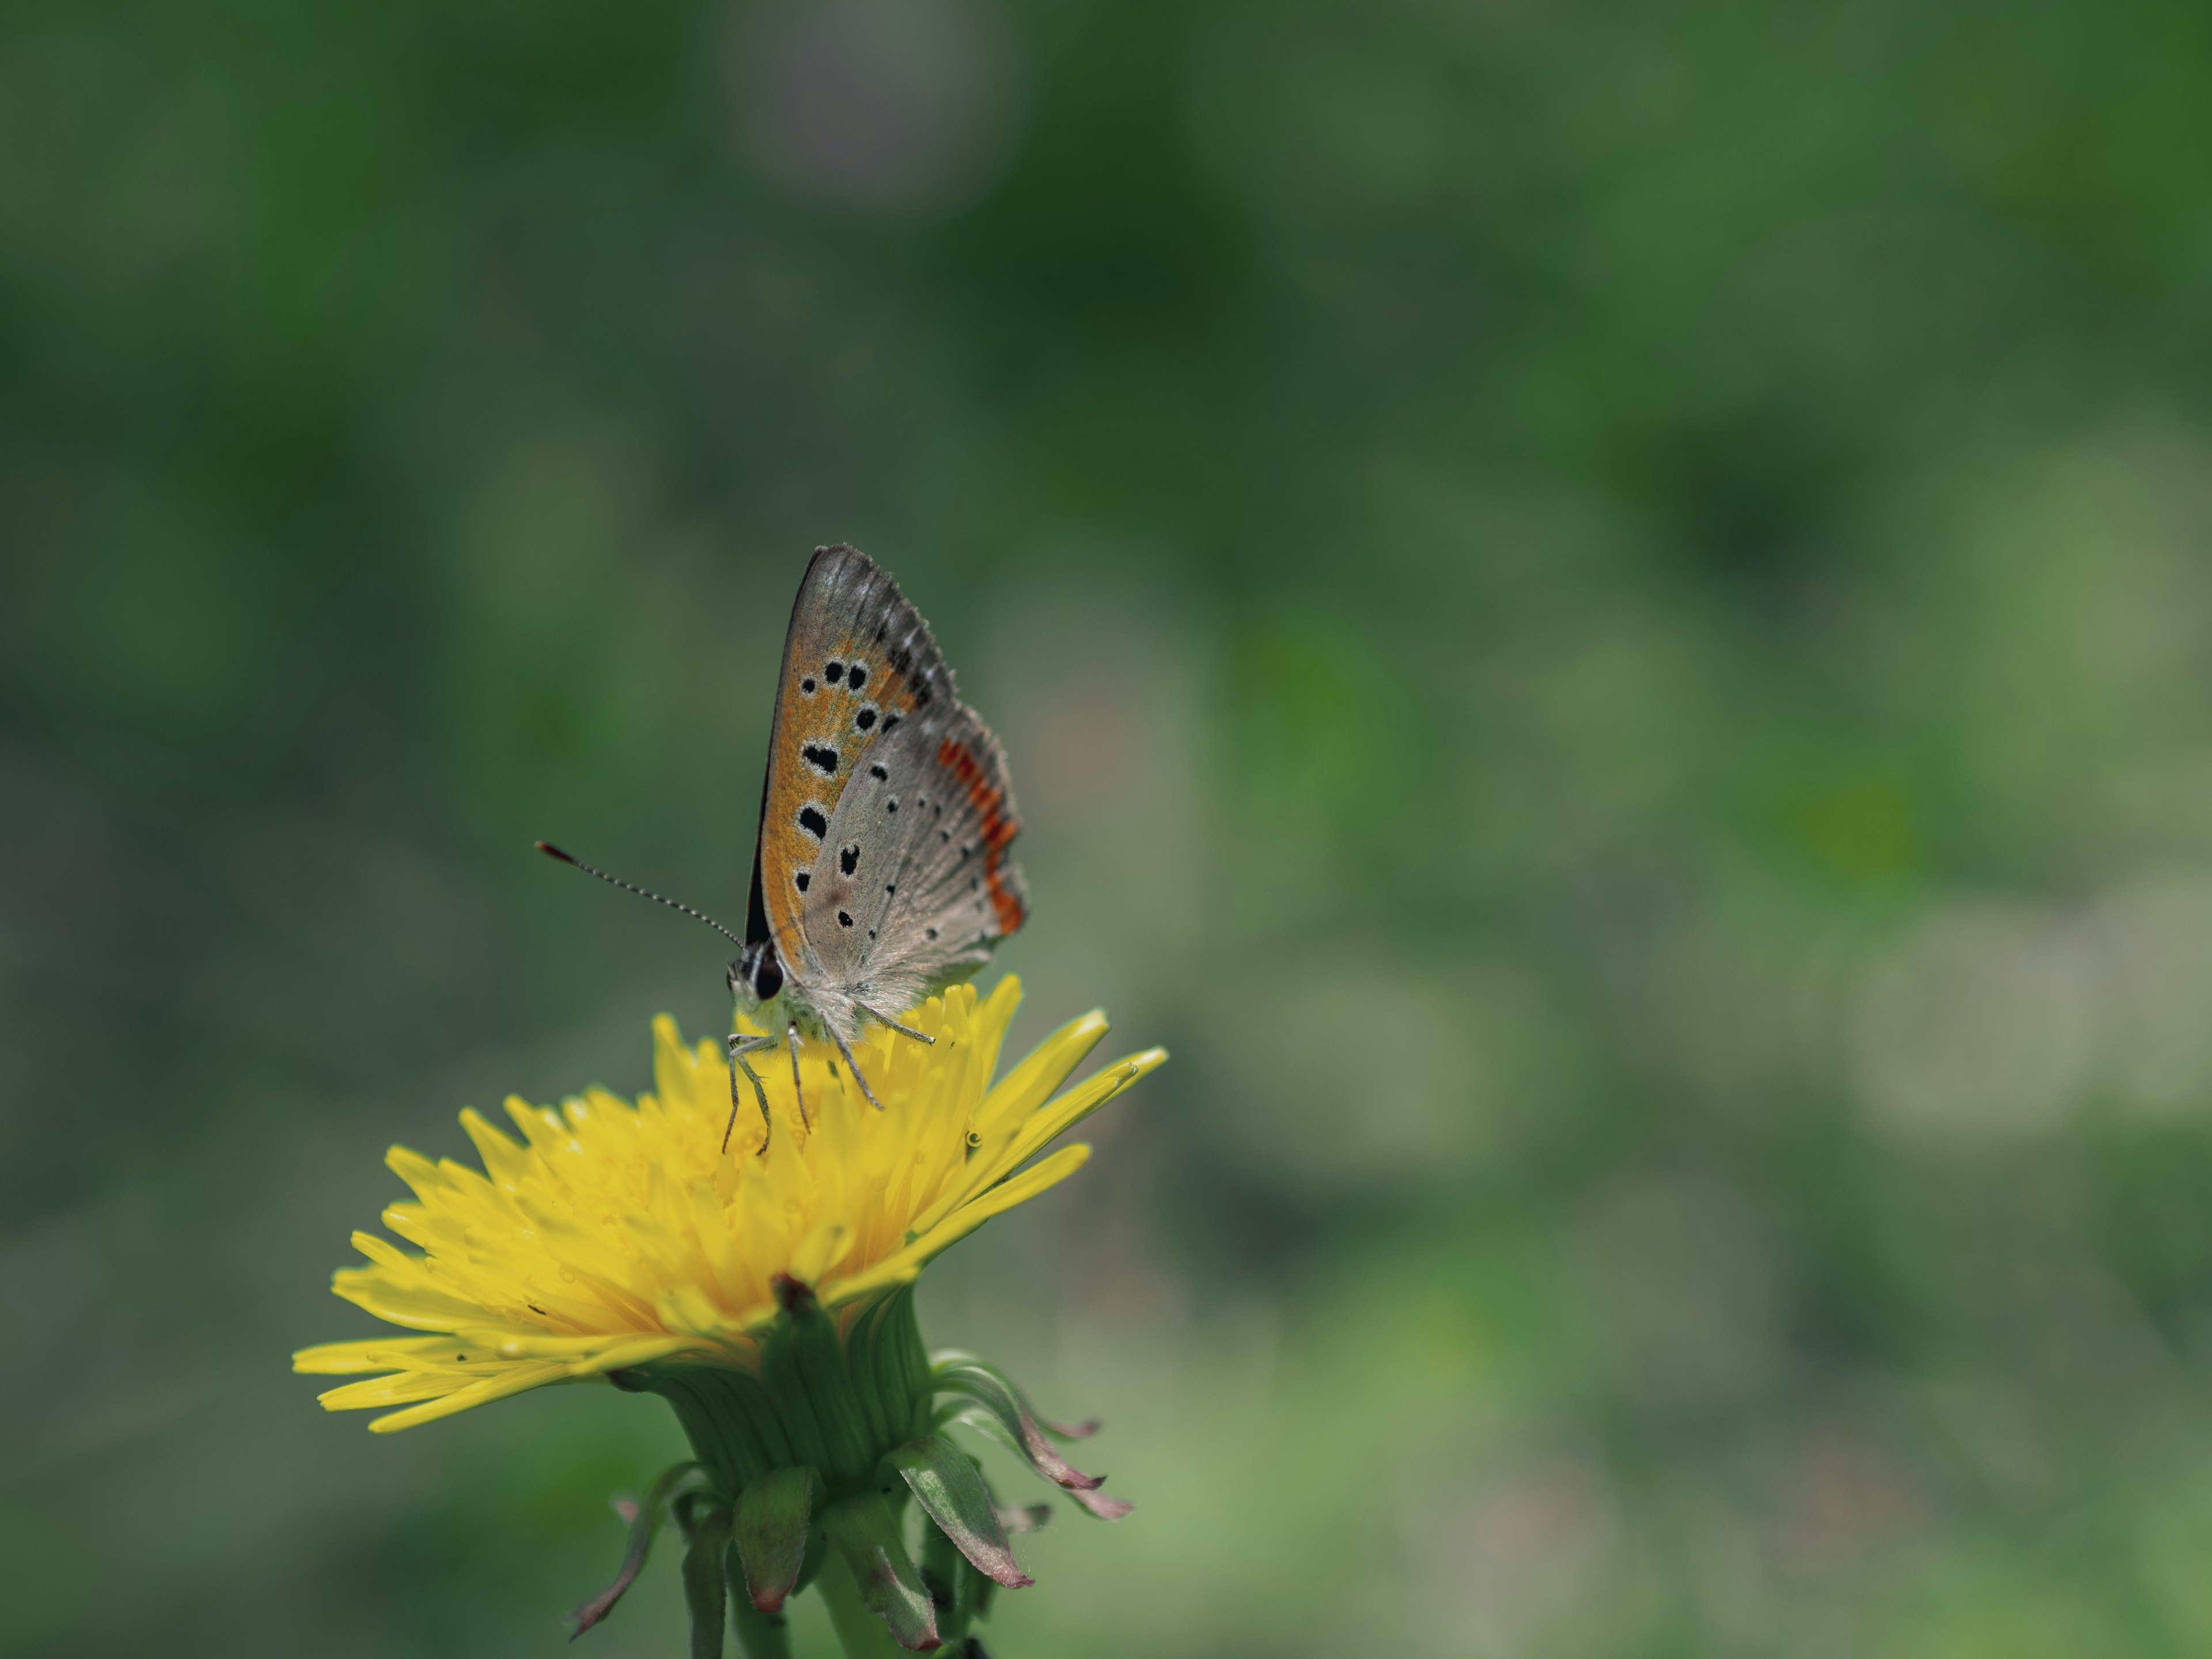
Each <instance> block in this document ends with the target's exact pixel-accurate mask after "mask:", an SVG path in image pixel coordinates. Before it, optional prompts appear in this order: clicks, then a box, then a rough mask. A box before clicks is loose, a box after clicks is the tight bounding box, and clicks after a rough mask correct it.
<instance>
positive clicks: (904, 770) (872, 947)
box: [817, 708, 1027, 1012]
mask: <svg viewBox="0 0 2212 1659" xmlns="http://www.w3.org/2000/svg"><path fill="white" fill-rule="evenodd" d="M948 741H949V742H950V743H951V744H952V745H953V747H954V749H955V750H956V752H957V751H959V750H965V752H967V753H968V754H969V755H971V756H973V757H975V759H976V761H977V763H978V770H979V771H980V772H981V773H983V775H986V776H987V777H988V778H990V779H991V780H992V781H991V782H989V783H987V784H986V785H985V786H984V787H981V788H976V787H971V786H970V785H969V783H967V782H965V781H963V779H962V778H961V776H960V775H959V774H958V772H957V770H956V769H954V768H952V767H950V766H946V765H943V764H940V763H939V761H938V758H937V757H938V754H939V749H940V747H941V746H943V745H944V744H946V743H947V742H948ZM869 763H870V764H869V765H868V766H867V767H866V768H864V769H863V771H862V774H861V775H860V776H859V777H856V778H854V781H852V783H851V784H850V785H848V787H847V788H846V792H845V796H844V799H842V800H841V801H840V802H839V803H838V808H837V811H836V815H835V816H834V817H832V818H831V820H830V823H829V837H828V839H827V842H826V843H825V851H827V852H828V853H829V858H827V859H825V860H823V863H824V864H825V865H826V866H828V867H829V871H830V872H831V874H830V878H829V882H828V884H827V885H826V886H825V888H824V890H823V910H824V912H825V914H826V916H827V920H828V921H829V932H830V933H833V934H835V935H836V937H834V938H829V939H823V941H822V943H821V945H817V950H818V951H819V953H820V957H821V960H822V963H823V967H824V968H825V969H827V970H828V976H829V978H830V979H831V980H833V981H844V982H845V983H848V984H850V985H851V986H853V987H854V989H853V991H852V994H853V996H854V998H855V999H856V1000H860V1001H866V1002H870V1003H872V1006H878V1007H879V1008H883V1011H884V1012H892V1010H891V1009H890V1008H885V1007H884V1006H883V1005H884V1003H891V1004H896V1006H898V1007H905V1006H908V1005H909V1004H910V1003H911V1002H912V1001H913V1000H915V998H916V997H918V996H920V995H921V993H922V992H923V990H925V989H926V988H927V987H929V986H931V985H932V984H933V983H936V982H939V981H944V980H945V979H949V978H954V977H958V976H960V975H963V974H964V973H966V972H968V971H969V970H972V969H975V968H976V967H978V966H980V965H981V964H982V963H984V962H986V961H987V960H989V958H990V954H991V946H992V945H993V944H994V942H995V941H996V940H997V939H1000V937H1002V936H1003V935H1004V934H1005V933H1008V932H1011V931H1012V929H1011V928H1010V927H1007V926H1006V920H1007V917H1006V914H1004V913H1003V911H1002V907H1003V906H1004V905H1005V904H1006V902H1008V901H1009V900H1011V902H1012V904H1013V905H1014V906H1015V907H1017V908H1016V910H1015V912H1014V913H1013V917H1012V919H1013V921H1014V922H1015V925H1017V926H1018V924H1019V912H1020V911H1021V910H1023V909H1025V908H1027V896H1026V893H1025V891H1024V886H1023V883H1022V877H1021V871H1020V869H1019V867H1018V866H1016V865H1015V864H1014V863H1013V862H1012V860H1007V859H1005V858H1003V857H1002V858H1000V860H998V861H997V862H996V864H995V866H994V864H993V862H992V859H991V852H992V847H991V842H992V839H993V834H992V826H993V823H994V820H995V822H996V823H1000V824H1012V823H1013V821H1014V820H1013V817H1012V811H1011V807H1012V802H1011V800H1010V799H1007V798H1006V791H1005V789H1004V781H1005V775H1006V770H1005V763H1004V760H1003V757H1002V756H1001V754H1000V749H999V746H998V743H997V740H996V739H995V738H993V737H992V735H991V733H990V732H989V731H988V730H987V728H986V727H985V726H984V725H983V723H982V722H981V720H978V719H976V717H975V714H973V713H972V712H971V711H969V710H968V709H966V708H955V709H953V710H951V711H948V714H947V717H946V718H945V719H944V720H941V721H938V722H924V723H922V724H921V725H919V726H915V728H914V729H912V730H911V731H901V732H895V733H894V734H893V735H892V736H891V737H890V738H886V739H884V742H883V743H881V744H878V745H877V747H876V750H875V752H874V753H872V755H871V756H870V757H869ZM876 767H880V768H881V769H883V771H884V776H883V777H881V778H878V777H877V776H875V775H874V769H875V768H876ZM994 794H995V795H996V797H997V799H996V800H995V801H994V805H993V806H992V808H991V809H990V810H986V809H985V808H984V807H983V806H982V805H981V801H983V800H987V799H992V797H993V795H994ZM1007 838H1008V839H1010V838H1011V837H1010V836H1009V837H1007ZM1004 844H1005V843H1004V841H1001V842H1000V846H1001V847H1003V845H1004ZM848 861H849V862H850V863H851V864H852V866H853V869H852V872H851V873H850V874H849V875H848V874H847V873H846V868H845V866H846V865H847V863H848ZM846 916H850V917H851V918H852V919H853V925H852V926H851V927H846V926H844V925H843V918H844V917H846Z"/></svg>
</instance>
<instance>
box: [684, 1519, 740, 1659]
mask: <svg viewBox="0 0 2212 1659" xmlns="http://www.w3.org/2000/svg"><path fill="white" fill-rule="evenodd" d="M729 1553H730V1512H729V1510H714V1511H713V1512H712V1513H711V1514H708V1515H704V1516H701V1517H700V1518H699V1520H698V1522H696V1524H695V1525H694V1526H693V1527H692V1528H691V1547H690V1549H688V1550H686V1551H685V1552H684V1601H686V1602H688V1603H689V1604H690V1608H691V1659H722V1618H723V1615H724V1613H725V1612H726V1610H727V1607H728V1600H727V1598H728V1595H729V1585H728V1581H727V1577H726V1565H725V1559H726V1557H727V1556H728V1554H729Z"/></svg>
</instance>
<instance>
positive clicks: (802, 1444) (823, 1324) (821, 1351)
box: [761, 1273, 881, 1485]
mask: <svg viewBox="0 0 2212 1659" xmlns="http://www.w3.org/2000/svg"><path fill="white" fill-rule="evenodd" d="M774 1283H775V1298H776V1304H777V1305H778V1306H779V1307H780V1308H781V1310H782V1311H783V1316H782V1317H781V1318H780V1319H778V1320H777V1321H776V1322H775V1324H773V1325H772V1326H770V1327H769V1330H768V1334H767V1336H766V1338H765V1339H764V1340H763V1341H762V1343H761V1380H762V1381H763V1383H766V1384H767V1386H768V1391H769V1395H770V1397H771V1398H772V1399H774V1401H775V1405H776V1408H777V1411H778V1413H780V1414H781V1417H782V1419H783V1421H784V1425H785V1428H786V1430H787V1433H788V1434H789V1437H790V1440H791V1445H792V1449H793V1452H794V1453H796V1454H797V1455H795V1456H793V1457H792V1458H790V1459H788V1460H787V1461H788V1462H796V1463H806V1464H811V1465H812V1466H814V1467H815V1468H818V1469H820V1470H821V1471H822V1473H823V1475H824V1476H826V1477H827V1478H828V1479H829V1480H833V1481H836V1482H837V1483H839V1484H840V1485H843V1484H846V1483H849V1482H854V1481H857V1480H863V1479H865V1478H866V1475H867V1474H868V1472H869V1471H870V1470H872V1468H875V1465H876V1460H877V1458H878V1455H880V1445H881V1443H880V1442H878V1441H877V1440H876V1439H875V1438H874V1437H873V1436H872V1434H871V1433H870V1431H869V1424H868V1413H867V1411H866V1408H865V1407H863V1406H862V1405H861V1403H860V1394H859V1391H858V1390H857V1389H855V1388H854V1382H853V1374H852V1371H851V1370H850V1369H849V1367H848V1363H847V1360H846V1357H845V1347H844V1344H843V1343H842V1342H841V1341H840V1340H838V1334H837V1322H836V1320H834V1319H832V1318H831V1317H830V1316H829V1315H828V1314H826V1313H824V1312H823V1310H822V1304H821V1303H820V1302H819V1301H817V1299H816V1297H815V1295H814V1291H813V1290H812V1288H811V1286H809V1285H804V1284H802V1283H800V1282H799V1280H798V1279H793V1278H790V1277H788V1276H787V1275H785V1274H781V1273H779V1274H777V1275H776V1276H775V1281H774Z"/></svg>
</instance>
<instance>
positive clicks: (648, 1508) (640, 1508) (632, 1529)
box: [568, 1461, 699, 1642]
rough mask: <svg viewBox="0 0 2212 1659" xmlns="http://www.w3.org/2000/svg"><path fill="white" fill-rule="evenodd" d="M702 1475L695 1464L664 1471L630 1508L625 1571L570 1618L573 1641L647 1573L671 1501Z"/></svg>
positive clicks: (605, 1613)
mask: <svg viewBox="0 0 2212 1659" xmlns="http://www.w3.org/2000/svg"><path fill="white" fill-rule="evenodd" d="M697 1474H699V1465H698V1464H696V1463H695V1462H688V1461H687V1462H682V1463H677V1464H672V1465H671V1466H670V1467H669V1468H665V1469H664V1470H662V1471H661V1473H660V1478H659V1480H655V1481H654V1482H653V1486H652V1487H651V1489H650V1490H649V1491H647V1493H646V1494H645V1498H644V1500H643V1501H642V1502H641V1503H638V1504H631V1505H629V1507H628V1514H627V1517H626V1518H627V1519H628V1520H629V1523H630V1524H629V1548H628V1549H626V1550H625V1551H624V1552H623V1564H622V1571H619V1572H617V1574H616V1575H615V1581H614V1583H611V1584H610V1585H608V1586H607V1587H606V1589H603V1590H601V1591H600V1592H599V1594H598V1595H594V1596H593V1597H592V1599H591V1600H590V1601H586V1602H585V1603H584V1605H583V1606H582V1607H578V1608H577V1609H576V1610H575V1612H574V1613H570V1614H569V1615H568V1616H569V1617H570V1618H571V1619H574V1620H575V1621H576V1628H575V1629H574V1630H573V1631H571V1632H568V1639H569V1640H570V1641H572V1642H573V1641H574V1640H575V1639H576V1638H578V1637H579V1636H581V1635H582V1634H583V1633H584V1632H586V1631H587V1630H589V1629H591V1627H592V1626H594V1625H596V1624H598V1623H599V1620H602V1619H604V1618H605V1617H606V1616H607V1615H608V1614H609V1613H612V1612H613V1611H614V1610H615V1603H616V1602H617V1601H621V1600H622V1598H623V1591H624V1590H626V1589H629V1587H630V1586H631V1585H632V1584H634V1583H636V1582H637V1576H638V1574H639V1573H641V1572H642V1571H645V1559H646V1557H647V1555H648V1554H650V1553H652V1550H653V1539H654V1538H655V1537H657V1536H658V1535H659V1532H660V1528H661V1524H662V1523H663V1522H665V1521H666V1520H667V1518H668V1504H669V1500H670V1499H671V1498H674V1497H675V1495H676V1493H677V1490H678V1488H679V1487H681V1486H683V1485H684V1482H685V1481H686V1480H690V1479H692V1478H694V1477H696V1475H697ZM622 1512H623V1505H620V1504H617V1513H622Z"/></svg>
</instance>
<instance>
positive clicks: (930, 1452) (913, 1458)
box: [887, 1434, 1036, 1589]
mask: <svg viewBox="0 0 2212 1659" xmlns="http://www.w3.org/2000/svg"><path fill="white" fill-rule="evenodd" d="M887 1461H888V1462H890V1466H891V1467H892V1468H895V1469H896V1470H897V1471H898V1472H899V1474H902V1475H903V1476H904V1477H905V1479H906V1483H907V1485H908V1486H909V1487H911V1488H912V1489H913V1491H914V1495H915V1498H916V1499H917V1500H918V1501H919V1502H920V1503H921V1507H922V1508H923V1509H924V1510H927V1511H928V1514H929V1518H930V1519H931V1520H933V1521H934V1522H936V1523H937V1526H938V1529H939V1531H940V1532H942V1533H943V1534H945V1536H946V1537H947V1538H949V1539H951V1541H952V1543H953V1546H954V1547H955V1548H957V1550H958V1551H959V1552H960V1553H961V1554H963V1555H964V1556H966V1557H967V1558H968V1559H969V1561H971V1562H973V1563H974V1564H975V1570H976V1571H978V1572H981V1573H982V1574H984V1575H985V1576H986V1577H990V1578H992V1579H994V1580H995V1581H996V1582H998V1583H1001V1584H1004V1585H1005V1586H1006V1588H1007V1589H1020V1588H1022V1587H1023V1586H1024V1585H1026V1584H1033V1583H1036V1580H1035V1579H1033V1578H1031V1577H1030V1576H1029V1574H1027V1573H1025V1572H1024V1571H1022V1570H1021V1568H1020V1567H1019V1566H1018V1565H1016V1564H1015V1561H1014V1553H1013V1551H1012V1549H1010V1548H1008V1547H1007V1546H1006V1532H1005V1530H1004V1529H1003V1528H1001V1527H1000V1525H999V1517H998V1516H997V1514H996V1513H995V1512H994V1510H993V1508H992V1505H991V1494H990V1493H989V1492H987V1491H986V1490H985V1489H984V1486H983V1477H982V1475H981V1474H979V1473H978V1472H977V1471H976V1468H975V1463H974V1462H973V1461H972V1460H971V1459H970V1458H969V1455H968V1454H967V1453H966V1452H964V1451H962V1450H961V1449H960V1448H959V1447H957V1446H956V1445H954V1444H953V1443H952V1442H951V1441H950V1440H948V1439H947V1438H945V1436H943V1435H941V1434H933V1435H931V1436H930V1437H928V1438H927V1439H924V1440H910V1441H908V1443H906V1444H905V1445H903V1446H901V1447H900V1448H899V1449H897V1450H896V1451H894V1452H893V1453H891V1455H890V1458H889V1459H888V1460H887Z"/></svg>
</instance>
